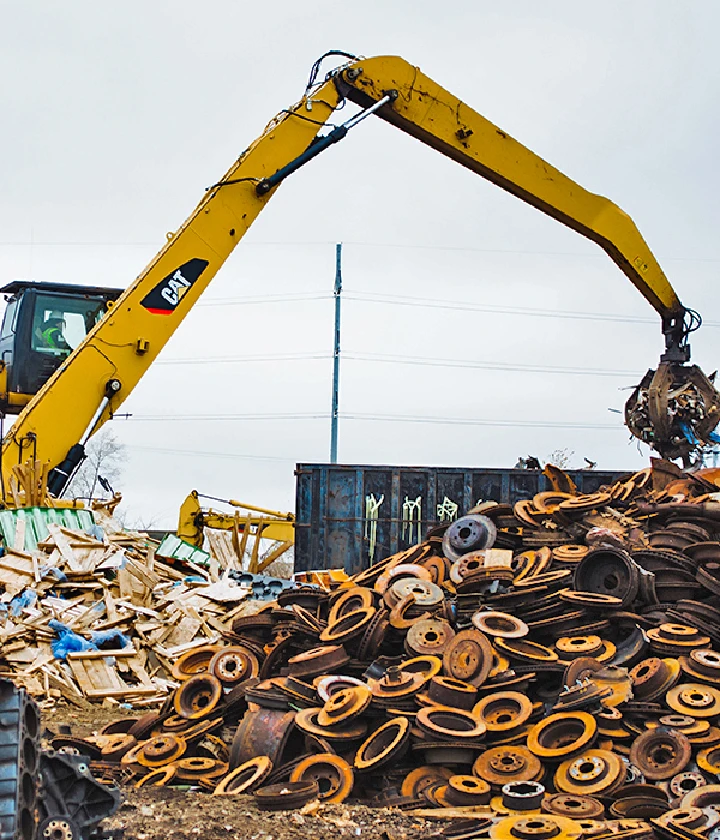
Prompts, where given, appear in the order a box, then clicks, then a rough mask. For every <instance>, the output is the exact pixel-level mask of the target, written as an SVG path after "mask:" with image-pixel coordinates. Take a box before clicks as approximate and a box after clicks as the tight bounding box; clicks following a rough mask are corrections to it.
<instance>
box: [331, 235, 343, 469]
mask: <svg viewBox="0 0 720 840" xmlns="http://www.w3.org/2000/svg"><path fill="white" fill-rule="evenodd" d="M341 293H342V243H341V242H338V243H337V245H335V292H334V294H335V346H334V348H333V387H332V413H331V416H330V463H331V464H337V441H338V386H339V379H340V295H341Z"/></svg>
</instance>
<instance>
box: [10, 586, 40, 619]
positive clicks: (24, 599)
mask: <svg viewBox="0 0 720 840" xmlns="http://www.w3.org/2000/svg"><path fill="white" fill-rule="evenodd" d="M35 601H37V593H36V592H35V590H34V589H23V591H22V592H21V593H20V594H19V595H16V596H15V597H14V598H13V599H12V601H10V614H11V615H12V616H13V618H17V617H18V616H19V615H20V613H21V612H22V611H23V610H24V609H25V608H26V607H31V606H32V605H33V604H34V603H35Z"/></svg>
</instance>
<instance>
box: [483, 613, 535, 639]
mask: <svg viewBox="0 0 720 840" xmlns="http://www.w3.org/2000/svg"><path fill="white" fill-rule="evenodd" d="M472 623H473V624H474V625H475V627H476V628H477V629H478V630H480V631H481V632H482V633H485V634H486V635H487V636H500V637H502V638H503V639H520V638H522V637H523V636H527V634H528V626H527V624H525V622H524V621H521V620H520V619H519V618H515V616H514V615H510V614H509V613H504V612H498V611H497V610H483V611H481V612H476V613H475V614H474V615H473V617H472Z"/></svg>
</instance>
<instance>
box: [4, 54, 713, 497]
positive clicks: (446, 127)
mask: <svg viewBox="0 0 720 840" xmlns="http://www.w3.org/2000/svg"><path fill="white" fill-rule="evenodd" d="M330 56H337V57H339V58H340V59H341V60H342V62H343V63H342V64H340V66H336V67H335V68H334V69H332V70H331V71H330V72H329V73H327V74H325V75H323V74H322V73H321V66H322V62H323V61H324V60H325V59H326V58H328V57H330ZM347 103H352V104H353V105H355V106H358V108H357V110H356V112H355V113H354V115H353V116H352V117H350V118H349V119H347V120H346V121H345V122H343V123H341V124H338V125H334V126H331V125H330V124H329V120H330V119H331V118H332V117H333V116H335V115H336V114H337V113H338V111H339V109H340V108H341V107H342V106H344V105H345V104H347ZM371 115H375V116H376V117H378V118H380V119H382V120H385V121H386V122H388V123H391V124H392V125H394V126H396V127H397V128H399V129H400V130H401V131H404V132H405V133H407V134H409V135H411V136H412V137H414V138H416V139H418V140H420V141H421V142H422V143H424V144H426V145H427V146H430V147H431V148H433V149H435V150H436V151H438V152H440V153H441V154H443V155H446V156H447V157H450V158H452V159H453V160H455V161H456V162H457V163H459V164H460V165H461V166H464V167H466V168H467V169H469V170H471V171H472V172H475V173H476V174H478V175H480V176H482V177H483V178H486V179H487V180H489V181H492V182H493V183H494V184H496V185H497V186H499V187H502V189H504V190H507V191H508V192H510V193H512V194H513V195H516V196H517V197H518V198H520V199H522V200H523V201H525V202H527V203H528V204H530V205H532V206H533V207H536V208H537V209H539V210H542V211H543V212H544V213H546V214H547V215H549V216H552V217H553V218H554V219H557V220H558V221H559V222H562V223H563V224H565V225H568V226H569V227H571V228H573V229H574V230H576V231H577V232H578V233H580V234H582V235H583V236H586V237H587V238H589V239H591V240H592V241H594V242H596V243H597V244H598V245H599V246H600V247H601V248H603V249H604V250H605V251H606V253H607V254H608V255H609V256H610V258H611V259H612V260H613V261H614V262H615V263H616V264H617V266H618V267H619V268H620V269H621V270H622V271H623V272H624V273H625V274H626V275H627V277H628V278H629V279H630V281H631V282H632V283H633V285H634V286H635V287H636V288H637V289H638V290H639V292H640V293H641V294H642V295H643V296H644V297H645V299H646V300H647V301H648V302H649V303H650V305H651V306H652V307H653V308H654V309H655V310H656V311H657V312H658V314H659V315H660V324H661V328H662V332H663V334H664V337H665V351H664V353H663V355H662V356H661V360H660V364H659V366H658V368H657V369H656V370H653V371H649V372H648V374H647V375H646V376H645V378H644V379H643V381H642V382H641V383H640V384H639V385H638V387H637V388H636V390H635V391H634V393H633V394H632V396H631V397H630V399H629V400H628V403H627V406H626V411H625V419H626V423H627V425H628V427H629V429H630V431H631V432H632V433H633V434H634V435H635V436H636V437H638V438H639V439H640V440H642V441H644V442H646V443H648V444H649V445H650V446H652V447H654V448H655V449H656V450H657V451H658V452H659V453H661V454H662V455H664V456H665V457H668V458H684V459H685V460H688V459H690V458H691V457H692V456H693V453H694V452H695V451H696V450H697V449H698V448H699V447H702V446H703V445H705V444H707V443H708V442H709V441H711V440H714V436H713V431H714V429H715V426H716V425H717V423H718V420H720V395H719V394H718V392H717V391H716V390H715V387H714V385H713V384H712V382H711V381H710V380H709V379H708V378H707V377H706V376H705V375H704V374H703V373H702V371H700V369H699V368H697V367H695V366H690V365H688V364H687V363H688V361H689V358H690V348H689V344H688V335H689V334H690V332H692V331H693V330H694V329H696V328H697V327H698V325H699V323H700V318H699V316H698V315H697V314H696V313H694V312H693V311H692V310H690V309H687V308H686V307H685V306H683V304H682V303H681V302H680V300H679V298H678V296H677V295H676V293H675V291H674V290H673V288H672V286H671V285H670V283H669V282H668V280H667V278H666V277H665V274H664V273H663V271H662V269H661V268H660V266H659V265H658V262H657V260H656V259H655V257H654V256H653V254H652V253H651V251H650V248H649V247H648V245H647V244H646V242H645V241H644V239H643V238H642V236H641V235H640V232H639V231H638V229H637V227H636V226H635V224H634V223H633V221H632V220H631V219H630V217H629V216H627V215H626V214H625V213H624V212H623V211H622V210H620V209H619V208H618V207H617V206H616V205H615V204H613V203H612V202H611V201H609V200H608V199H606V198H603V197H601V196H598V195H594V194H592V193H590V192H588V191H586V190H585V189H583V188H582V187H580V186H579V185H578V184H576V183H575V182H574V181H572V180H571V179H570V178H568V177H567V176H566V175H563V174H562V173H561V172H560V171H558V170H557V169H555V168H554V167H553V166H551V165H550V164H549V163H547V162H546V161H544V160H543V159H542V158H540V157H538V155H536V154H534V153H533V152H531V151H530V150H529V149H527V148H525V147H524V146H523V145H521V144H520V143H518V142H517V141H516V140H514V139H513V138H512V137H510V136H509V135H508V134H507V133H506V132H505V131H503V130H502V129H500V128H498V127H497V126H495V125H493V124H492V123H491V122H489V121H488V120H487V119H485V118H484V117H483V116H481V115H480V114H479V113H477V112H476V111H473V110H472V108H470V106H469V105H466V104H465V103H464V102H461V101H460V100H459V99H457V98H456V97H455V96H453V95H452V94H451V93H449V92H448V91H446V90H444V89H443V88H442V87H440V86H439V85H438V84H436V83H435V82H434V81H433V80H432V79H430V78H428V77H427V76H426V75H424V74H423V73H422V72H421V70H420V69H419V68H417V67H414V66H413V65H412V64H409V63H408V62H406V61H404V60H403V59H402V58H399V57H395V56H380V57H376V58H367V59H365V58H358V57H356V56H352V55H349V54H347V53H338V52H335V51H333V52H330V53H326V54H325V55H324V56H321V58H320V59H318V61H316V62H315V64H314V65H313V68H312V71H311V74H310V79H309V81H308V84H307V86H306V88H305V91H304V93H303V95H302V97H301V98H300V101H299V102H298V103H297V104H295V105H293V106H291V107H289V108H287V109H285V110H283V111H281V112H280V113H279V114H278V115H277V116H276V117H274V118H273V119H272V120H271V121H270V123H268V125H267V126H266V128H265V130H264V131H263V133H262V134H261V135H260V137H258V138H257V139H256V140H255V141H254V142H253V143H252V144H251V145H250V146H248V147H247V148H246V149H245V151H243V152H242V154H241V155H240V157H239V158H238V159H237V160H236V161H235V162H234V163H233V165H232V166H231V167H230V169H229V170H228V172H227V173H226V174H225V175H224V176H223V177H222V178H220V179H219V180H218V181H217V182H215V183H214V184H213V185H212V186H211V187H210V188H209V189H208V190H207V191H206V193H205V195H204V196H203V198H202V199H201V201H200V203H199V204H198V205H197V207H196V208H195V210H194V211H193V212H192V213H191V215H190V216H189V217H188V219H187V221H186V222H185V223H184V224H183V225H182V227H181V228H180V229H179V230H177V231H175V232H174V233H170V234H168V235H167V242H166V243H165V244H164V246H163V247H162V249H161V250H160V252H159V253H158V254H157V256H156V257H155V258H154V259H153V261H152V262H151V263H150V265H149V266H148V267H147V268H146V269H145V270H144V271H143V272H142V274H140V276H139V277H138V278H137V279H136V280H135V281H134V282H133V283H131V284H130V285H129V286H128V288H127V289H125V291H123V292H120V291H119V290H117V289H102V288H95V287H80V286H72V285H61V284H29V283H11V284H10V285H8V286H6V287H5V288H4V290H3V291H4V292H5V294H6V295H7V296H8V303H7V308H6V311H5V317H4V320H3V324H2V327H1V328H0V368H1V369H0V411H2V412H4V413H11V414H14V413H18V412H19V417H18V418H17V420H16V421H15V423H14V425H13V426H12V428H11V429H10V430H9V431H8V433H7V434H6V435H5V437H4V440H3V443H2V464H1V465H0V472H1V473H2V478H3V482H2V483H3V485H4V486H5V487H6V486H7V485H8V481H9V478H10V476H11V475H12V468H13V466H16V465H18V464H21V463H24V462H25V461H26V460H27V459H32V461H33V462H35V463H36V464H37V463H49V464H50V466H51V467H52V470H51V472H50V477H49V484H48V487H49V490H50V492H51V494H52V495H53V496H55V497H59V496H60V495H61V494H62V492H63V490H64V488H65V487H66V485H67V483H68V481H69V479H70V478H71V476H72V474H73V472H74V471H75V470H76V469H77V467H78V466H79V464H80V463H81V462H82V460H83V458H84V453H85V444H86V443H87V441H88V440H89V438H90V437H91V436H92V435H93V434H94V433H95V432H96V431H97V430H98V429H99V428H100V427H101V426H102V425H103V424H104V423H106V422H107V421H108V420H110V419H111V418H112V416H113V414H115V413H116V412H117V411H118V409H119V408H120V406H121V405H122V403H123V402H124V400H125V399H126V398H127V397H128V395H129V394H130V393H131V392H132V390H133V388H134V387H135V386H136V385H137V383H138V382H139V381H140V379H141V377H142V376H143V374H144V373H145V371H146V370H147V369H148V368H149V367H150V365H151V364H152V363H153V361H154V360H155V359H156V358H157V356H158V354H159V353H160V351H161V350H162V348H163V347H164V346H165V344H166V342H167V341H168V339H169V338H170V336H171V335H172V334H173V332H174V331H175V330H176V329H177V327H178V325H179V324H180V322H181V321H182V319H183V318H184V317H185V316H186V315H187V313H188V312H189V311H190V309H191V308H192V307H193V306H194V304H195V303H196V302H197V300H198V298H199V297H200V295H201V294H202V292H203V291H204V290H205V289H206V287H207V286H208V284H209V283H210V281H211V279H212V278H213V276H214V275H215V274H216V272H217V271H218V269H219V268H220V267H221V266H222V264H223V263H224V262H225V260H226V259H227V258H228V256H229V255H230V253H231V252H232V251H233V249H234V248H235V246H236V245H237V244H238V242H239V241H240V240H241V239H242V237H243V236H244V235H245V233H246V231H247V230H248V228H249V227H250V225H251V224H252V223H253V221H254V220H255V218H256V217H257V215H258V214H259V213H260V211H261V210H262V209H263V207H265V205H266V204H267V202H268V201H269V200H270V199H271V198H272V196H273V195H274V194H275V192H276V190H277V188H278V187H279V186H280V185H281V184H282V182H283V181H284V180H285V179H286V178H288V177H289V176H290V175H292V173H294V172H295V171H297V170H298V169H299V168H300V167H301V166H304V165H305V164H306V163H308V162H310V161H311V160H313V158H315V157H317V156H318V155H319V154H322V152H323V151H324V150H326V149H328V148H329V147H330V146H333V145H335V144H336V143H338V142H339V141H341V140H342V139H343V138H344V137H345V136H346V135H347V133H348V132H349V131H350V130H352V129H353V128H354V127H355V126H357V125H359V124H360V123H361V122H362V121H363V120H365V119H366V118H368V117H370V116H371ZM381 186H382V187H383V188H388V185H378V189H380V187H381ZM4 493H5V490H4V488H3V495H4Z"/></svg>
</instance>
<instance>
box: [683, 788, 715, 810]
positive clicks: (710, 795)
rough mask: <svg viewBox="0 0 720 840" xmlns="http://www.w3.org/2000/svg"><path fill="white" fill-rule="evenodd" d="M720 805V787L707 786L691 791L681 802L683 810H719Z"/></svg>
mask: <svg viewBox="0 0 720 840" xmlns="http://www.w3.org/2000/svg"><path fill="white" fill-rule="evenodd" d="M719 805H720V785H705V787H703V788H698V789H697V790H691V791H690V793H686V794H685V796H683V798H682V799H681V800H680V807H681V808H716V809H717V808H718V806H719Z"/></svg>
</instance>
